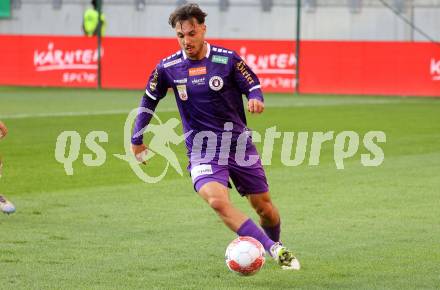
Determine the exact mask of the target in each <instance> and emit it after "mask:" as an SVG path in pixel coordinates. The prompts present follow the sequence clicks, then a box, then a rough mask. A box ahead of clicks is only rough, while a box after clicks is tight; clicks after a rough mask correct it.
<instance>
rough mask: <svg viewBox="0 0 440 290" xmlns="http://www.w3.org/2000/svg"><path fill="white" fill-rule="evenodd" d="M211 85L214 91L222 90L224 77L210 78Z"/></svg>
mask: <svg viewBox="0 0 440 290" xmlns="http://www.w3.org/2000/svg"><path fill="white" fill-rule="evenodd" d="M209 87H210V88H211V90H213V91H216V92H217V91H220V90H221V89H222V88H223V79H222V78H221V77H219V76H213V77H212V78H210V79H209Z"/></svg>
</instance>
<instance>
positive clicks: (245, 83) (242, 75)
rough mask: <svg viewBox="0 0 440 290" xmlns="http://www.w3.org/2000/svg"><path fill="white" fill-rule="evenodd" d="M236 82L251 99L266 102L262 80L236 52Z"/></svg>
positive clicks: (234, 69) (234, 57) (234, 63)
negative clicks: (262, 89)
mask: <svg viewBox="0 0 440 290" xmlns="http://www.w3.org/2000/svg"><path fill="white" fill-rule="evenodd" d="M232 65H233V68H232V69H233V71H234V77H235V81H236V83H237V85H238V87H239V88H240V91H241V92H242V93H243V94H244V95H246V97H247V98H248V99H249V100H250V99H257V100H260V101H264V98H263V92H262V91H261V85H260V80H259V79H258V77H257V75H256V74H255V73H254V72H253V71H252V70H251V68H250V67H249V66H248V65H247V64H246V63H245V62H244V60H243V59H242V58H241V57H240V56H238V55H237V54H236V53H235V52H234V54H233V58H232Z"/></svg>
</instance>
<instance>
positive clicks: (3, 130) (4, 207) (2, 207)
mask: <svg viewBox="0 0 440 290" xmlns="http://www.w3.org/2000/svg"><path fill="white" fill-rule="evenodd" d="M6 134H8V128H7V127H6V125H5V124H4V123H3V122H2V121H0V139H3V137H5V136H6ZM2 168H3V163H2V160H1V157H0V178H1V177H2ZM0 211H2V212H3V213H6V214H11V213H14V212H15V206H14V205H13V204H12V203H11V202H10V201H8V200H7V199H6V198H5V197H4V196H3V195H1V194H0Z"/></svg>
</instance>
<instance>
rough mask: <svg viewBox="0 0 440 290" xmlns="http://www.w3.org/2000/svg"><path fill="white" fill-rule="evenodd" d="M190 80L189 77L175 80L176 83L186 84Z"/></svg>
mask: <svg viewBox="0 0 440 290" xmlns="http://www.w3.org/2000/svg"><path fill="white" fill-rule="evenodd" d="M187 82H188V79H187V78H184V79H180V80H174V83H175V84H186V83H187Z"/></svg>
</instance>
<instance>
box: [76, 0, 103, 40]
mask: <svg viewBox="0 0 440 290" xmlns="http://www.w3.org/2000/svg"><path fill="white" fill-rule="evenodd" d="M98 1H99V0H92V2H91V4H92V7H89V8H87V9H86V11H84V17H83V26H82V29H83V31H84V34H85V35H86V36H88V37H92V36H96V35H98V31H99V30H98V29H99V26H101V35H104V33H105V29H106V26H107V22H106V20H105V15H104V13H102V12H101V23H100V22H99V12H98Z"/></svg>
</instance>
